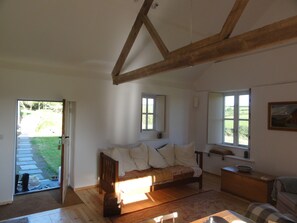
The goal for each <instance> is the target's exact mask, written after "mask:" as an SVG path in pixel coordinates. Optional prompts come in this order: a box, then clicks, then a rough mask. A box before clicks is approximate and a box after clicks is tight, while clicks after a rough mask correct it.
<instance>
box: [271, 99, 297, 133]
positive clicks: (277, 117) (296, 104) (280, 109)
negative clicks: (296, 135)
mask: <svg viewBox="0 0 297 223" xmlns="http://www.w3.org/2000/svg"><path fill="white" fill-rule="evenodd" d="M268 129H270V130H283V131H297V101H286V102H269V103H268Z"/></svg>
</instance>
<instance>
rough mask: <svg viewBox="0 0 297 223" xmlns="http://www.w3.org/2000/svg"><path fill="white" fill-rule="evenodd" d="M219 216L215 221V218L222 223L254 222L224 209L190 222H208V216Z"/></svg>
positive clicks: (218, 222)
mask: <svg viewBox="0 0 297 223" xmlns="http://www.w3.org/2000/svg"><path fill="white" fill-rule="evenodd" d="M214 216H216V217H220V219H219V220H218V221H216V220H215V219H214V220H215V223H224V222H230V223H231V222H233V223H244V222H246V223H255V222H254V221H252V220H251V219H249V218H246V217H244V216H242V215H240V214H238V213H236V212H234V211H230V210H224V211H221V212H218V213H215V214H212V215H209V216H207V217H204V218H200V219H198V220H195V221H192V222H191V223H210V222H211V221H210V220H209V219H210V217H214Z"/></svg>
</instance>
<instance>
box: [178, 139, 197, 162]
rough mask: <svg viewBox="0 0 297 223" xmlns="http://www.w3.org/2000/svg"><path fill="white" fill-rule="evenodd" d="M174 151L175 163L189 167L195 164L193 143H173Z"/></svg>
mask: <svg viewBox="0 0 297 223" xmlns="http://www.w3.org/2000/svg"><path fill="white" fill-rule="evenodd" d="M174 152H175V164H177V165H184V166H189V167H194V166H197V162H196V156H195V145H194V143H190V144H187V145H174Z"/></svg>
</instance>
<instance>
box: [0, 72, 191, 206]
mask: <svg viewBox="0 0 297 223" xmlns="http://www.w3.org/2000/svg"><path fill="white" fill-rule="evenodd" d="M142 92H146V93H156V94H163V95H167V103H168V107H167V115H168V117H167V118H168V123H167V124H168V136H169V140H170V141H171V142H173V143H178V144H182V143H187V142H189V141H191V140H193V139H194V137H195V134H193V133H192V132H190V131H189V128H188V125H189V123H190V122H192V121H193V120H194V118H195V117H194V109H193V92H192V91H191V90H184V89H179V88H173V87H165V86H157V85H150V84H143V83H142V84H141V83H127V84H123V85H119V86H114V85H112V83H111V81H109V80H103V79H99V78H91V77H88V75H84V74H82V75H81V77H74V76H69V75H68V76H62V75H56V74H47V73H45V72H29V71H20V70H8V69H6V70H5V69H0V203H4V202H10V201H12V199H13V192H14V186H13V185H14V184H13V182H14V174H15V173H14V162H15V155H14V154H15V119H16V102H17V99H38V100H43V99H44V100H61V99H63V98H65V99H67V100H70V101H74V102H76V108H75V110H76V114H75V132H74V134H75V139H74V140H75V141H74V151H73V154H74V160H73V163H74V165H73V169H74V179H72V181H71V182H73V184H74V185H72V186H73V187H74V188H79V187H84V186H90V185H95V184H96V183H97V175H98V163H97V161H98V159H97V155H98V153H99V150H100V149H102V148H106V147H107V146H108V145H110V144H128V143H135V142H136V141H138V140H139V128H140V101H141V100H140V97H141V93H142Z"/></svg>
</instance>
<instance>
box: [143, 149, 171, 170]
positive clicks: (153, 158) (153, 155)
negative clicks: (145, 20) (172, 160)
mask: <svg viewBox="0 0 297 223" xmlns="http://www.w3.org/2000/svg"><path fill="white" fill-rule="evenodd" d="M148 154H149V165H150V166H151V167H154V168H165V167H168V163H167V162H166V160H165V159H164V158H163V157H162V155H161V154H160V153H159V152H158V151H157V150H156V149H155V148H152V147H148Z"/></svg>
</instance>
